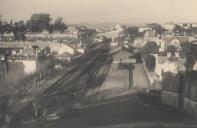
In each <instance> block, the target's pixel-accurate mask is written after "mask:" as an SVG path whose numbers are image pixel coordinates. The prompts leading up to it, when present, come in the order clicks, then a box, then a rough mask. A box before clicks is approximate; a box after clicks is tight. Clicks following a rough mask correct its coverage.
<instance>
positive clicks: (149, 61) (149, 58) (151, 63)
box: [144, 54, 156, 72]
mask: <svg viewBox="0 0 197 128" xmlns="http://www.w3.org/2000/svg"><path fill="white" fill-rule="evenodd" d="M144 61H145V65H146V67H147V69H148V71H150V72H153V71H154V70H155V64H156V59H155V57H154V56H153V55H149V54H148V55H145V56H144Z"/></svg>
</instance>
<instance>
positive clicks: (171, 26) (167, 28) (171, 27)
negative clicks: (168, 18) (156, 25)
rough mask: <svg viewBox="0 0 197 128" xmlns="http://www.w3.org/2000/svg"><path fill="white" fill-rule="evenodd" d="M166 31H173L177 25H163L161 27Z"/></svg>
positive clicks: (171, 23)
mask: <svg viewBox="0 0 197 128" xmlns="http://www.w3.org/2000/svg"><path fill="white" fill-rule="evenodd" d="M161 26H162V27H163V28H164V29H165V30H168V31H172V30H173V29H174V28H175V24H174V23H173V22H170V23H166V24H162V25H161Z"/></svg>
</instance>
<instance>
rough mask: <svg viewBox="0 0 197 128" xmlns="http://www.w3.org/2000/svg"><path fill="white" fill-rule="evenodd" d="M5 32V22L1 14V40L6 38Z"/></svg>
mask: <svg viewBox="0 0 197 128" xmlns="http://www.w3.org/2000/svg"><path fill="white" fill-rule="evenodd" d="M4 32H5V27H4V22H3V20H2V18H1V15H0V33H1V40H3V38H4V37H3V34H4Z"/></svg>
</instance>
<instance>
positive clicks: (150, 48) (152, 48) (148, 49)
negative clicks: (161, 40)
mask: <svg viewBox="0 0 197 128" xmlns="http://www.w3.org/2000/svg"><path fill="white" fill-rule="evenodd" d="M155 52H156V53H157V52H158V46H157V44H156V42H154V41H150V42H148V43H146V45H145V46H143V47H142V48H141V49H140V53H141V54H142V55H144V54H145V55H146V54H150V53H155Z"/></svg>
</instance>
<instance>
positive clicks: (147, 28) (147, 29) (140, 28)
mask: <svg viewBox="0 0 197 128" xmlns="http://www.w3.org/2000/svg"><path fill="white" fill-rule="evenodd" d="M151 30H152V28H150V27H139V28H138V32H146V31H151Z"/></svg>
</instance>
